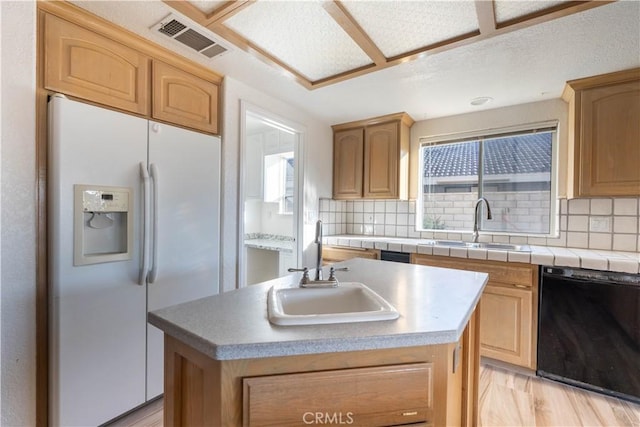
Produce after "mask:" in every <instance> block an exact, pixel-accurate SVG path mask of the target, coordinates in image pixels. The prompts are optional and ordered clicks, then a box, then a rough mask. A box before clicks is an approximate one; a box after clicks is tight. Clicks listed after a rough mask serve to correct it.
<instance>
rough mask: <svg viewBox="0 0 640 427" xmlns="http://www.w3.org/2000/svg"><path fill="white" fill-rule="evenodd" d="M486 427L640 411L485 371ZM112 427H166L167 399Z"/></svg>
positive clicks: (617, 424) (616, 426) (572, 421)
mask: <svg viewBox="0 0 640 427" xmlns="http://www.w3.org/2000/svg"><path fill="white" fill-rule="evenodd" d="M480 426H481V427H498V426H505V427H506V426H508V427H542V426H544V427H573V426H589V427H598V426H602V427H605V426H606V427H640V405H635V404H633V403H630V402H627V401H623V400H619V399H614V398H611V397H607V396H603V395H600V394H597V393H592V392H589V391H585V390H581V389H578V388H574V387H570V386H566V385H563V384H560V383H556V382H553V381H549V380H546V379H544V378H537V377H531V376H529V375H526V374H522V373H516V372H513V371H511V370H506V369H503V368H498V367H494V366H491V365H483V366H482V368H481V371H480ZM110 427H162V399H160V400H158V401H156V402H153V403H151V404H150V405H147V406H146V407H144V408H142V409H140V410H138V411H136V412H134V413H132V414H130V415H128V416H127V417H126V418H123V419H120V420H118V421H117V422H115V423H113V424H111V425H110Z"/></svg>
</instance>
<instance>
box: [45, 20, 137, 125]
mask: <svg viewBox="0 0 640 427" xmlns="http://www.w3.org/2000/svg"><path fill="white" fill-rule="evenodd" d="M45 62H46V66H45V73H44V85H45V87H46V88H47V89H50V90H52V91H57V92H61V93H64V94H67V95H71V96H75V97H78V98H82V99H87V100H89V101H93V102H97V103H99V104H104V105H109V106H112V107H115V108H120V109H122V110H126V111H131V112H134V113H139V114H143V115H146V114H147V113H148V110H149V108H148V100H149V81H148V69H149V58H148V57H146V56H145V55H143V54H141V53H139V52H137V51H135V50H133V49H130V48H128V47H127V46H124V45H121V44H120V43H117V42H114V41H113V40H111V39H109V38H106V37H103V36H100V35H98V34H96V33H93V32H91V31H89V30H85V29H83V28H81V27H78V26H76V25H74V24H71V23H69V22H67V21H65V20H62V19H60V18H57V17H56V16H53V15H49V14H47V15H46V16H45Z"/></svg>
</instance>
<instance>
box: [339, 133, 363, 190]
mask: <svg viewBox="0 0 640 427" xmlns="http://www.w3.org/2000/svg"><path fill="white" fill-rule="evenodd" d="M363 147H364V141H363V129H362V128H357V129H348V130H343V131H339V132H336V133H335V135H334V143H333V165H334V166H333V198H334V199H357V198H360V197H362V156H363Z"/></svg>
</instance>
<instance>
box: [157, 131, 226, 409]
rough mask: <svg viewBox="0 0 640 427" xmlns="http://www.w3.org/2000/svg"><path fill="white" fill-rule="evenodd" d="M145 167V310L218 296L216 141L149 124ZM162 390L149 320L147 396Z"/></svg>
mask: <svg viewBox="0 0 640 427" xmlns="http://www.w3.org/2000/svg"><path fill="white" fill-rule="evenodd" d="M149 170H150V173H151V176H152V180H153V182H154V189H155V191H154V198H156V203H157V210H156V213H157V215H156V216H157V220H156V224H155V226H154V227H155V229H156V230H157V231H156V233H155V236H154V238H153V242H154V244H153V245H152V248H153V247H155V251H156V253H157V255H156V256H155V260H153V261H152V271H153V270H155V273H156V277H155V280H152V279H153V273H151V274H150V277H149V278H148V281H149V284H148V288H147V289H148V296H147V302H148V310H149V311H153V310H157V309H160V308H164V307H167V306H170V305H174V304H179V303H182V302H186V301H191V300H194V299H198V298H202V297H205V296H209V295H214V294H217V293H218V290H219V283H218V282H219V241H220V230H219V223H220V212H219V206H220V139H219V138H217V137H213V136H210V135H205V134H202V133H198V132H193V131H188V130H185V129H181V128H177V127H174V126H169V125H166V124H160V123H156V122H149ZM152 199H153V198H152ZM152 252H153V249H152ZM153 258H154V257H153V256H152V259H153ZM162 392H163V335H162V332H161V331H160V330H159V329H157V328H156V327H154V326H151V325H149V324H148V325H147V399H151V398H153V397H155V396H157V395H159V394H161V393H162Z"/></svg>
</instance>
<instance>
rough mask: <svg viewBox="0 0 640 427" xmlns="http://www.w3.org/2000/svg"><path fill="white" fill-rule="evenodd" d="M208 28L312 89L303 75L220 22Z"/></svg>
mask: <svg viewBox="0 0 640 427" xmlns="http://www.w3.org/2000/svg"><path fill="white" fill-rule="evenodd" d="M208 28H209V29H210V30H211V31H213V32H214V33H216V34H217V35H219V36H220V37H222V38H223V39H225V40H227V41H228V42H230V43H232V44H233V45H234V46H236V47H238V48H239V49H242V50H244V51H245V52H247V53H248V54H250V55H251V56H253V57H254V58H257V59H259V60H261V61H262V62H264V63H265V64H267V65H270V66H275V67H276V68H278V69H280V70H281V71H282V74H284V75H287V76H289V77H292V78H293V79H294V80H296V81H297V82H298V83H300V84H301V85H302V86H304V87H306V88H307V89H312V87H313V86H312V84H311V80H310V79H309V78H307V77H306V76H305V75H303V74H302V73H300V72H299V71H298V70H296V69H295V68H293V67H291V66H289V65H287V64H285V63H284V62H282V61H280V60H279V59H278V58H276V57H275V56H273V55H271V54H270V53H269V52H267V51H265V50H264V49H262V48H261V47H259V46H258V45H256V44H254V43H252V42H251V41H250V40H247V39H246V38H244V37H243V36H241V35H240V34H238V33H236V32H235V31H233V30H232V29H230V28H228V27H226V26H224V25H223V24H222V23H221V22H214V23H212V24H211V25H209V27H208Z"/></svg>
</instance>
